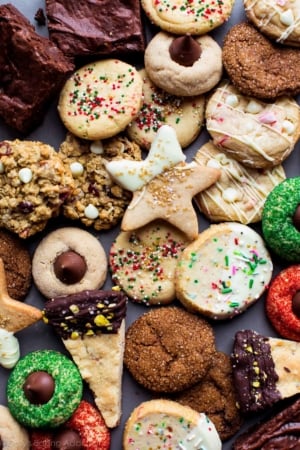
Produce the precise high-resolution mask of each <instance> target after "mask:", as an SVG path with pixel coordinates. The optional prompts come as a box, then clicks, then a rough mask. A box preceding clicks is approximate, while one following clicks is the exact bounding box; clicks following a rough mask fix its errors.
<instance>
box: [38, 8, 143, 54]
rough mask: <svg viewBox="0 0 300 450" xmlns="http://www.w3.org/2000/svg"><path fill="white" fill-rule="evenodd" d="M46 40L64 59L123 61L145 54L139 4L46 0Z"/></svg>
mask: <svg viewBox="0 0 300 450" xmlns="http://www.w3.org/2000/svg"><path fill="white" fill-rule="evenodd" d="M46 16H47V19H48V30H49V36H50V39H52V40H53V41H54V42H55V43H56V45H57V46H58V47H59V48H60V49H61V50H62V51H63V52H64V53H65V54H66V55H68V56H72V57H79V58H83V57H89V56H102V57H103V56H114V57H116V56H119V57H125V56H126V57H127V56H131V55H134V54H138V53H141V52H143V51H144V50H145V39H144V33H143V26H142V20H141V6H140V1H139V0H114V1H112V0H93V1H90V0H46Z"/></svg>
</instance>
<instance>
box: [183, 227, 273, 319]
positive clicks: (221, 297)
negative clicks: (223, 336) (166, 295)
mask: <svg viewBox="0 0 300 450" xmlns="http://www.w3.org/2000/svg"><path fill="white" fill-rule="evenodd" d="M272 271H273V264H272V261H271V259H270V256H269V253H268V251H267V249H266V247H265V244H264V241H263V240H262V238H261V237H260V235H259V234H258V233H256V232H255V231H254V230H252V228H250V227H249V226H247V225H243V224H239V223H235V222H227V223H221V224H218V225H211V226H210V227H209V228H208V229H206V230H205V231H203V232H202V233H200V234H199V236H198V239H196V240H195V241H194V242H192V243H191V244H190V245H189V246H187V247H186V248H185V250H184V251H183V252H182V254H181V257H180V259H179V261H178V266H177V270H176V274H175V289H176V294H177V298H178V299H179V300H180V301H181V303H182V304H183V305H184V306H185V307H186V308H188V309H189V310H191V311H196V312H199V313H201V314H204V315H205V316H208V317H211V318H212V319H216V320H217V319H228V318H231V317H234V316H235V315H237V314H240V313H242V312H243V311H244V310H246V309H247V308H249V306H251V305H252V304H253V303H254V302H255V301H257V300H258V299H259V297H260V296H261V295H262V294H263V292H264V291H265V289H266V287H267V286H268V283H269V281H270V279H271V276H272Z"/></svg>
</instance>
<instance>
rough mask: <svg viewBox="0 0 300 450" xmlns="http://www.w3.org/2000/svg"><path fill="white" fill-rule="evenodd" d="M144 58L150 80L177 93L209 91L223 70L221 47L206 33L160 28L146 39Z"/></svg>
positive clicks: (192, 94)
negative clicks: (178, 33) (177, 32)
mask: <svg viewBox="0 0 300 450" xmlns="http://www.w3.org/2000/svg"><path fill="white" fill-rule="evenodd" d="M144 62H145V69H146V71H147V74H148V76H149V78H150V79H151V80H152V81H153V83H154V84H156V86H158V87H160V88H161V89H164V90H165V91H166V92H169V93H170V94H173V95H177V96H178V95H182V96H187V97H190V96H194V95H201V94H204V93H205V92H208V91H210V90H211V89H212V88H213V87H214V86H216V84H217V83H218V82H219V81H220V79H221V76H222V72H223V65H222V50H221V47H220V46H219V44H218V43H217V42H216V41H215V40H214V39H213V38H212V37H211V36H209V35H203V36H198V37H192V36H190V35H184V36H179V37H178V36H174V35H172V34H169V33H166V32H164V31H161V32H159V33H157V34H156V35H155V36H154V37H153V38H152V39H151V41H150V42H149V43H148V45H147V47H146V50H145V56H144Z"/></svg>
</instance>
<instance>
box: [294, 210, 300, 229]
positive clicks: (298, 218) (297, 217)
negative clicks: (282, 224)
mask: <svg viewBox="0 0 300 450" xmlns="http://www.w3.org/2000/svg"><path fill="white" fill-rule="evenodd" d="M293 224H294V227H295V228H297V230H298V231H300V205H298V206H297V208H296V211H295V214H294V216H293Z"/></svg>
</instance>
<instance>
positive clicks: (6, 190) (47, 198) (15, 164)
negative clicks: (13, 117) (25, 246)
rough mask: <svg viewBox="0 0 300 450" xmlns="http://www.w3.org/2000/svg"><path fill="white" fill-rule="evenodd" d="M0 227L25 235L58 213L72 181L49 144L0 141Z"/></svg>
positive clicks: (36, 230)
mask: <svg viewBox="0 0 300 450" xmlns="http://www.w3.org/2000/svg"><path fill="white" fill-rule="evenodd" d="M0 149H1V151H0V191H1V194H0V226H2V227H4V228H6V229H8V230H10V231H12V232H14V233H16V234H18V235H19V236H20V237H21V238H28V237H29V236H32V235H34V234H35V233H37V232H38V231H41V230H43V229H44V228H45V226H46V224H47V222H48V220H49V219H50V218H51V217H54V216H56V215H57V214H58V212H59V209H60V207H61V205H62V203H63V201H64V200H65V199H66V197H68V195H70V194H71V192H72V190H73V188H74V183H73V177H72V174H71V171H70V170H69V169H68V168H65V167H64V165H63V163H62V161H61V159H60V157H59V156H58V154H57V152H56V151H55V150H54V148H52V147H51V146H50V145H47V144H44V143H42V142H36V141H21V140H18V139H16V140H14V141H2V142H0Z"/></svg>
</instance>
